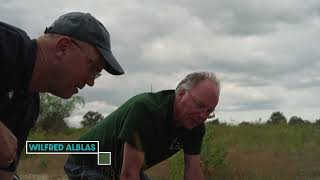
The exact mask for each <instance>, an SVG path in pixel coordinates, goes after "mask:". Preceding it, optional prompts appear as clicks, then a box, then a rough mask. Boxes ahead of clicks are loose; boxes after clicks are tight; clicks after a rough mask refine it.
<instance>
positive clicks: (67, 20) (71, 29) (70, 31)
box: [44, 12, 124, 75]
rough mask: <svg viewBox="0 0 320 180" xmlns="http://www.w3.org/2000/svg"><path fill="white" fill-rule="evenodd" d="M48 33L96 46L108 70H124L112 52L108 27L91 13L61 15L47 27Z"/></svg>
mask: <svg viewBox="0 0 320 180" xmlns="http://www.w3.org/2000/svg"><path fill="white" fill-rule="evenodd" d="M44 33H45V34H46V33H56V34H62V35H66V36H70V37H72V38H75V39H77V40H80V41H84V42H86V43H89V44H91V45H93V46H95V47H96V48H97V49H98V51H99V52H100V54H101V55H102V57H103V59H104V60H105V62H106V64H107V65H106V67H105V68H104V69H105V70H106V71H108V72H109V73H111V74H113V75H121V74H124V71H123V69H122V67H121V66H120V64H119V63H118V61H117V60H116V58H115V57H114V56H113V54H112V52H111V45H110V35H109V32H108V31H107V29H106V28H105V27H104V26H103V24H102V23H101V22H99V21H98V20H97V19H96V18H94V17H93V16H92V15H91V14H89V13H81V12H71V13H67V14H64V15H62V16H60V17H59V18H58V19H57V20H56V21H54V23H53V24H52V25H51V26H50V27H48V28H46V30H45V32H44Z"/></svg>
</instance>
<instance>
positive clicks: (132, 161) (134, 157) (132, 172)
mask: <svg viewBox="0 0 320 180" xmlns="http://www.w3.org/2000/svg"><path fill="white" fill-rule="evenodd" d="M143 161H144V153H143V152H141V151H139V150H137V149H136V148H134V147H133V146H131V145H130V144H128V143H125V144H124V151H123V162H122V169H121V175H120V179H121V180H126V179H130V180H140V171H141V167H142V164H143Z"/></svg>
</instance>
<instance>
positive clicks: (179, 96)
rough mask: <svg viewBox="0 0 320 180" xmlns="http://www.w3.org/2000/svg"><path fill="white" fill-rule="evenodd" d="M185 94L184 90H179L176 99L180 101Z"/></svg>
mask: <svg viewBox="0 0 320 180" xmlns="http://www.w3.org/2000/svg"><path fill="white" fill-rule="evenodd" d="M186 92H187V91H186V90H185V89H180V90H179V91H178V94H177V96H178V99H179V100H181V99H182V97H183V96H184V95H185V94H186Z"/></svg>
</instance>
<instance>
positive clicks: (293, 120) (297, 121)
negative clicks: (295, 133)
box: [288, 116, 305, 125]
mask: <svg viewBox="0 0 320 180" xmlns="http://www.w3.org/2000/svg"><path fill="white" fill-rule="evenodd" d="M304 123H305V122H304V121H303V119H302V118H301V117H297V116H292V117H291V118H290V119H289V123H288V124H289V125H299V124H300V125H301V124H304Z"/></svg>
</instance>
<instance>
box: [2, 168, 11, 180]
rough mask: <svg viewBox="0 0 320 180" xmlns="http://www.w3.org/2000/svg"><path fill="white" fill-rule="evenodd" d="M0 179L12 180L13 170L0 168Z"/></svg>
mask: <svg viewBox="0 0 320 180" xmlns="http://www.w3.org/2000/svg"><path fill="white" fill-rule="evenodd" d="M0 179H1V180H12V179H13V172H6V171H2V170H0Z"/></svg>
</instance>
